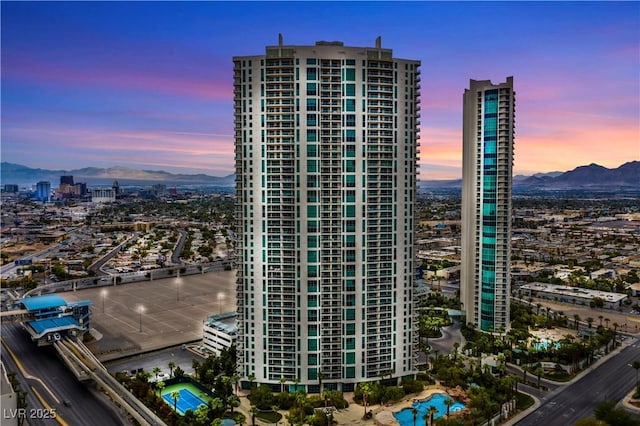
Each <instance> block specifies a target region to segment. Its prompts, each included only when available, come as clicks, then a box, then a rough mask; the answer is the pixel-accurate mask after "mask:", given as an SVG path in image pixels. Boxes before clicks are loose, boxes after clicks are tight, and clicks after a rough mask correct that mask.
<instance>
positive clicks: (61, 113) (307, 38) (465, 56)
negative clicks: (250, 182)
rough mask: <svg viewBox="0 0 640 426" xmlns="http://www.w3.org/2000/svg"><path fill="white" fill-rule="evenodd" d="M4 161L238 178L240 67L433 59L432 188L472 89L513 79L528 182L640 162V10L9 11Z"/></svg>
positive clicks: (519, 163) (241, 5)
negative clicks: (354, 49)
mask: <svg viewBox="0 0 640 426" xmlns="http://www.w3.org/2000/svg"><path fill="white" fill-rule="evenodd" d="M0 8H1V12H2V15H1V19H2V22H1V23H2V29H1V31H2V32H1V36H2V37H1V40H2V46H1V48H2V51H1V54H2V63H1V66H2V70H1V71H2V93H1V95H2V99H1V107H2V110H1V114H2V116H1V118H2V146H1V154H2V161H10V162H15V163H20V164H25V165H27V166H31V167H43V168H51V169H73V168H77V167H84V166H97V167H109V166H115V165H124V166H129V167H134V168H137V169H154V170H157V169H163V170H167V171H173V172H189V173H201V172H202V173H207V174H210V175H226V174H229V173H232V172H233V138H232V121H233V116H232V115H233V108H232V96H233V94H232V79H231V74H232V57H233V56H240V55H257V54H262V53H264V47H265V45H273V44H276V43H277V40H278V33H282V34H283V37H284V42H285V44H292V45H304V44H313V43H315V41H317V40H340V41H343V42H344V43H345V44H346V45H353V46H373V44H374V41H375V38H376V37H378V36H381V37H382V45H383V46H384V47H387V48H391V49H393V50H394V56H396V57H401V58H408V59H418V60H420V61H422V67H421V71H422V88H421V90H422V95H421V100H422V110H421V113H422V117H421V145H422V146H421V159H420V163H421V177H422V178H423V179H448V178H458V177H460V175H461V172H460V167H461V158H462V155H461V151H462V150H461V144H462V142H461V140H462V130H461V129H462V125H461V123H462V93H463V92H464V89H465V88H466V87H468V84H469V79H471V78H473V79H479V80H485V79H490V80H492V81H493V82H494V83H500V82H503V81H505V78H506V77H507V76H511V75H513V76H514V83H515V89H516V93H517V95H516V103H517V106H516V108H517V112H516V149H515V152H516V158H515V166H514V168H515V173H523V174H530V173H534V172H539V171H541V172H544V171H552V170H569V169H572V168H573V167H576V166H579V165H583V164H588V163H591V162H595V163H598V164H602V165H604V166H607V167H617V166H618V165H620V164H622V163H624V162H626V161H632V160H638V159H640V142H639V141H640V118H639V117H640V84H639V81H640V19H638V17H639V16H640V3H638V2H586V3H581V2H557V3H556V2H539V3H538V2H407V3H400V2H255V3H252V2H108V3H97V2H36V3H30V2H5V1H3V2H1V3H0Z"/></svg>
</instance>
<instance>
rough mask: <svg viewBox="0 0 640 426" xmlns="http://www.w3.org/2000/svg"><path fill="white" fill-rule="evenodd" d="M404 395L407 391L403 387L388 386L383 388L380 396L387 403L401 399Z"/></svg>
mask: <svg viewBox="0 0 640 426" xmlns="http://www.w3.org/2000/svg"><path fill="white" fill-rule="evenodd" d="M404 395H405V393H404V391H403V390H402V388H399V387H397V386H388V387H385V388H383V390H382V397H381V398H380V400H381V401H382V402H385V403H386V402H395V401H399V400H401V399H402V398H403V397H404Z"/></svg>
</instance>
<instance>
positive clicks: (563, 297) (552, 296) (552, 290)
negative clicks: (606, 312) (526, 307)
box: [519, 283, 627, 309]
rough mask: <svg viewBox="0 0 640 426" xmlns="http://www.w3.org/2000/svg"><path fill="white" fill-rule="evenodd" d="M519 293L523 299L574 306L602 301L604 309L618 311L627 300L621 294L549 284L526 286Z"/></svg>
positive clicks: (625, 296) (624, 295)
mask: <svg viewBox="0 0 640 426" xmlns="http://www.w3.org/2000/svg"><path fill="white" fill-rule="evenodd" d="M519 292H520V293H521V294H520V295H521V296H522V297H527V296H528V297H537V298H540V299H547V300H552V301H555V302H561V303H570V304H573V305H585V306H590V304H591V302H593V301H594V299H601V300H603V307H604V308H607V309H616V308H618V307H619V306H622V301H623V300H624V299H626V298H627V295H626V294H621V293H611V292H608V291H599V290H589V289H586V288H580V287H570V286H566V285H556V284H548V283H530V284H524V285H522V286H521V287H520V288H519Z"/></svg>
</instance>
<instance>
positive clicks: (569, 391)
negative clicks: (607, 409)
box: [516, 339, 640, 426]
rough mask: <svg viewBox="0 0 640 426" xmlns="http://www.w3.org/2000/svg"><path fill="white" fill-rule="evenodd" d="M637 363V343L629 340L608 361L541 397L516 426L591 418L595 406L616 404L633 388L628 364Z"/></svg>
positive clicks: (554, 425) (553, 425)
mask: <svg viewBox="0 0 640 426" xmlns="http://www.w3.org/2000/svg"><path fill="white" fill-rule="evenodd" d="M636 360H640V342H639V341H638V339H631V340H629V342H628V346H627V347H625V348H624V349H622V350H621V351H620V353H619V354H617V355H615V356H613V357H611V358H609V359H608V360H606V361H604V362H603V363H602V364H600V365H599V366H597V367H595V368H594V367H590V368H591V371H589V372H588V373H587V374H585V375H584V376H582V378H580V379H579V380H576V381H575V382H573V383H571V384H570V385H568V386H566V387H565V386H563V387H560V388H558V389H556V390H555V391H554V392H552V393H551V394H549V395H548V396H546V397H543V398H541V401H540V402H541V405H540V407H539V408H538V409H537V410H535V411H534V412H532V413H531V414H529V415H528V416H527V417H525V418H524V419H522V420H520V421H519V422H518V423H516V425H517V426H534V425H535V426H539V425H541V424H543V425H545V426H567V425H571V424H573V423H575V422H576V421H578V420H580V419H582V418H585V417H591V416H592V415H593V409H594V408H595V407H596V405H598V403H600V402H602V401H605V400H611V401H615V402H618V401H620V400H622V398H623V397H624V396H625V395H626V394H627V393H628V392H629V391H630V390H631V389H632V388H633V386H634V385H635V381H636V375H635V372H634V370H633V368H631V367H630V364H631V363H632V362H633V361H636Z"/></svg>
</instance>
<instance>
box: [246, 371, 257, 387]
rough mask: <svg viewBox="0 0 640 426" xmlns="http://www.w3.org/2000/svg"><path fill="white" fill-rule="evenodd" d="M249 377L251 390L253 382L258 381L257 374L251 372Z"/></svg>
mask: <svg viewBox="0 0 640 426" xmlns="http://www.w3.org/2000/svg"><path fill="white" fill-rule="evenodd" d="M247 379H249V390H251V389H253V382H255V381H256V375H255V374H253V373H251V374H249V376H248V377H247Z"/></svg>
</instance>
